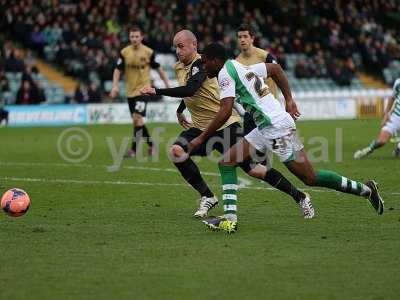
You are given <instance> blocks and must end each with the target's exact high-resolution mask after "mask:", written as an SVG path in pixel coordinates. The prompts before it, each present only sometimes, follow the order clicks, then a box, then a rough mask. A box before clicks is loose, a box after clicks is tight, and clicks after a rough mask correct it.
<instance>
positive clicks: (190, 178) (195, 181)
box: [174, 157, 214, 198]
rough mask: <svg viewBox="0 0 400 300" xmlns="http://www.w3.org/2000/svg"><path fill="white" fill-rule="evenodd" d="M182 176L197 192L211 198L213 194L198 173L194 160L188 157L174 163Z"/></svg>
mask: <svg viewBox="0 0 400 300" xmlns="http://www.w3.org/2000/svg"><path fill="white" fill-rule="evenodd" d="M174 164H175V166H176V167H177V169H178V170H179V172H181V174H182V177H183V178H185V180H186V181H187V182H188V183H189V184H190V185H191V186H192V187H193V188H194V189H195V190H196V191H198V192H199V194H200V195H201V197H204V196H205V197H207V198H211V197H214V194H213V193H212V192H211V191H210V189H209V188H208V186H207V184H206V183H205V181H204V180H203V178H202V177H201V174H200V170H199V168H198V167H197V166H196V164H195V163H194V161H193V160H192V159H191V158H190V157H189V158H188V159H187V160H185V161H184V162H180V163H174Z"/></svg>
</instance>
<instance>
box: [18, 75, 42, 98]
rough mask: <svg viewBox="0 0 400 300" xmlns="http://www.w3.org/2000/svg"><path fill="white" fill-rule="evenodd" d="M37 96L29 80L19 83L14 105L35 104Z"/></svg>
mask: <svg viewBox="0 0 400 300" xmlns="http://www.w3.org/2000/svg"><path fill="white" fill-rule="evenodd" d="M37 103H39V95H38V91H37V89H36V87H35V86H34V84H33V83H32V82H31V81H29V80H24V81H22V82H21V87H20V88H19V90H18V92H17V98H16V101H15V104H37Z"/></svg>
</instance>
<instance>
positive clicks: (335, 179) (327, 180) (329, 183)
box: [315, 170, 371, 197]
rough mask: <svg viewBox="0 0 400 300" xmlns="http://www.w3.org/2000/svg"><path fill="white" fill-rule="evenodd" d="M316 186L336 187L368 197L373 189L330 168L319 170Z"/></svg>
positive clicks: (341, 190)
mask: <svg viewBox="0 0 400 300" xmlns="http://www.w3.org/2000/svg"><path fill="white" fill-rule="evenodd" d="M316 177H317V181H316V183H315V185H316V186H321V187H326V188H330V189H334V190H337V191H340V192H343V193H348V194H354V195H358V196H363V197H368V196H369V194H370V192H371V190H370V188H369V187H368V186H366V185H365V184H364V183H362V182H358V181H354V180H351V179H348V178H346V177H344V176H341V175H339V174H337V173H335V172H332V171H328V170H318V171H317V174H316Z"/></svg>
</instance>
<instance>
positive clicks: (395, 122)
mask: <svg viewBox="0 0 400 300" xmlns="http://www.w3.org/2000/svg"><path fill="white" fill-rule="evenodd" d="M399 129H400V116H398V115H396V114H394V113H392V114H391V115H390V117H389V120H388V121H387V122H386V124H385V125H383V127H382V130H385V131H387V132H389V133H390V134H391V135H392V136H393V135H395V134H396V132H397V131H398V130H399Z"/></svg>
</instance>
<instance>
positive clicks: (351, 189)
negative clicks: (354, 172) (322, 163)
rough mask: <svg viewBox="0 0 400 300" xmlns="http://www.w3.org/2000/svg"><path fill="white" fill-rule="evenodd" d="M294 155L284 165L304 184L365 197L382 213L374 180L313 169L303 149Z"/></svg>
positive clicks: (381, 202)
mask: <svg viewBox="0 0 400 300" xmlns="http://www.w3.org/2000/svg"><path fill="white" fill-rule="evenodd" d="M295 157H296V158H295V159H293V158H291V159H289V160H287V161H286V162H285V165H286V166H287V168H288V169H289V170H290V171H291V172H292V173H293V174H294V175H296V176H297V177H298V178H299V179H300V180H301V181H303V182H304V183H305V184H306V185H308V186H319V187H325V188H329V189H333V190H336V191H340V192H343V193H348V194H353V195H357V196H361V197H364V198H367V199H368V200H369V201H370V202H371V204H372V206H373V207H374V208H375V210H376V211H377V212H378V214H382V213H383V200H382V199H381V197H380V195H379V193H378V190H377V186H376V183H375V182H374V181H368V182H367V183H366V184H364V183H362V182H359V181H356V180H352V179H349V178H347V177H344V176H342V175H340V174H338V173H336V172H333V171H330V170H314V168H313V166H312V164H311V163H310V161H309V160H308V157H307V154H306V153H305V151H304V150H300V151H297V153H296V155H295Z"/></svg>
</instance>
